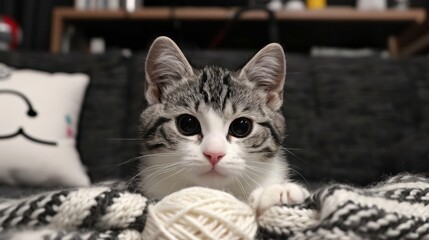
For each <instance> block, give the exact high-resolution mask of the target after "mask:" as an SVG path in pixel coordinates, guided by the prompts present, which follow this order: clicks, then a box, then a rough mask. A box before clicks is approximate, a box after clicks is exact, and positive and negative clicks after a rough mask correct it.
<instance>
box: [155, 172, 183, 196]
mask: <svg viewBox="0 0 429 240" xmlns="http://www.w3.org/2000/svg"><path fill="white" fill-rule="evenodd" d="M183 170H185V168H182V169H180V170H179V171H176V172H175V173H173V174H171V175H168V176H167V177H165V178H163V179H161V180H159V181H158V182H156V183H155V184H153V185H152V186H150V187H149V189H148V191H149V190H150V189H152V188H153V187H154V186H156V185H158V184H159V183H161V182H162V181H164V180H167V179H168V178H171V177H173V176H175V175H177V174H179V173H180V172H182V171H183Z"/></svg>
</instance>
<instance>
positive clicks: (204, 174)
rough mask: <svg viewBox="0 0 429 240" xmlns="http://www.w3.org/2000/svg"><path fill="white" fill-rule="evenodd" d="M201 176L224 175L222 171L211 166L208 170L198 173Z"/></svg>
mask: <svg viewBox="0 0 429 240" xmlns="http://www.w3.org/2000/svg"><path fill="white" fill-rule="evenodd" d="M200 175H201V176H208V177H226V176H225V175H223V174H222V173H220V172H218V171H216V170H215V169H214V168H212V169H211V170H210V171H208V172H205V173H202V174H200Z"/></svg>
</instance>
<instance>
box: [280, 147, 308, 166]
mask: <svg viewBox="0 0 429 240" xmlns="http://www.w3.org/2000/svg"><path fill="white" fill-rule="evenodd" d="M281 148H282V149H284V150H285V151H286V152H288V153H289V154H290V155H292V156H294V157H296V158H298V159H299V160H301V161H303V162H305V163H307V164H308V161H306V160H304V159H302V158H300V157H298V156H297V155H296V154H294V153H293V152H291V151H290V150H289V149H288V148H285V147H281Z"/></svg>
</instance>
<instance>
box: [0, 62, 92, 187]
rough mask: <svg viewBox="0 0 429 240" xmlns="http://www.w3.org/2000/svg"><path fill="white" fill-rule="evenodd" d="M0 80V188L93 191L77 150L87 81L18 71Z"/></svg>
mask: <svg viewBox="0 0 429 240" xmlns="http://www.w3.org/2000/svg"><path fill="white" fill-rule="evenodd" d="M0 77H1V78H0V182H1V183H7V184H11V185H32V186H86V185H89V183H90V180H89V177H88V175H87V174H86V173H85V168H84V167H83V165H82V164H81V161H80V157H79V153H78V152H77V149H76V134H77V129H78V120H79V114H80V110H81V106H82V102H83V99H84V95H85V91H86V88H87V86H88V84H89V78H88V76H87V75H85V74H65V73H55V74H51V73H46V72H40V71H34V70H13V71H11V74H10V75H9V76H7V75H5V76H0ZM34 115H35V116H34Z"/></svg>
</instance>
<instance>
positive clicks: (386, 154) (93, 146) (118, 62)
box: [0, 51, 429, 197]
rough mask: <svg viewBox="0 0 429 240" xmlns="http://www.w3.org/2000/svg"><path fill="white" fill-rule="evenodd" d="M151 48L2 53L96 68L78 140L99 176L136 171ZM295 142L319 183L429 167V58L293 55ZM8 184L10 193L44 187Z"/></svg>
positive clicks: (289, 103) (65, 67)
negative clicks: (128, 52) (129, 51)
mask: <svg viewBox="0 0 429 240" xmlns="http://www.w3.org/2000/svg"><path fill="white" fill-rule="evenodd" d="M185 52H187V55H188V56H189V59H190V61H191V62H192V63H194V64H196V65H197V66H202V65H205V64H212V65H220V66H224V67H230V68H238V67H240V66H241V65H243V64H244V63H245V62H246V61H247V60H248V59H249V58H250V57H251V56H252V55H253V54H254V53H255V52H254V51H240V52H234V51H217V52H207V51H185ZM144 56H145V54H144V53H141V54H135V55H134V56H131V57H126V56H123V55H122V54H121V53H120V52H109V53H106V54H103V55H85V54H69V55H52V54H48V53H20V52H0V62H3V63H5V64H8V65H11V66H13V67H16V68H32V69H38V70H43V71H48V72H85V73H88V74H89V75H90V76H91V83H90V86H89V89H88V91H87V94H86V98H85V102H84V105H83V111H82V115H81V120H80V127H79V135H78V146H77V147H78V149H79V151H80V153H81V156H82V161H83V162H84V164H85V165H86V166H87V167H88V173H89V175H90V177H91V179H92V180H93V181H94V182H98V181H101V180H105V179H117V178H122V179H127V178H130V176H132V175H133V174H134V173H135V170H136V162H130V163H127V164H123V165H120V164H121V163H122V162H125V161H127V160H129V159H131V158H133V157H136V156H138V154H139V152H138V144H139V141H138V140H133V139H135V138H138V134H137V127H138V117H139V114H140V112H141V111H142V109H143V108H144V106H145V101H144V98H143V96H144V95H143V89H144V85H143V84H144V61H145V58H144ZM287 65H288V75H287V79H286V88H285V96H284V97H285V105H284V113H285V115H286V119H287V129H288V130H287V133H288V136H287V139H286V142H285V147H286V148H288V149H290V152H291V154H289V158H288V159H289V162H290V164H291V167H292V168H293V169H294V170H295V171H297V172H299V173H300V175H302V176H300V175H299V174H295V176H294V178H295V179H297V180H300V181H303V179H302V178H305V179H306V180H307V181H309V182H310V183H311V184H312V185H313V184H319V183H326V182H331V181H336V182H345V183H352V184H358V185H365V184H368V183H371V182H374V181H377V180H380V179H381V178H383V177H384V176H385V175H391V174H395V173H399V172H413V173H428V172H429V61H428V59H426V58H423V57H416V58H410V59H404V60H388V59H380V58H355V59H345V58H311V57H308V56H304V55H293V54H289V55H287ZM39 190H40V189H36V188H29V187H8V186H0V197H9V196H21V195H23V194H24V195H25V194H29V193H32V192H34V191H39Z"/></svg>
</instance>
